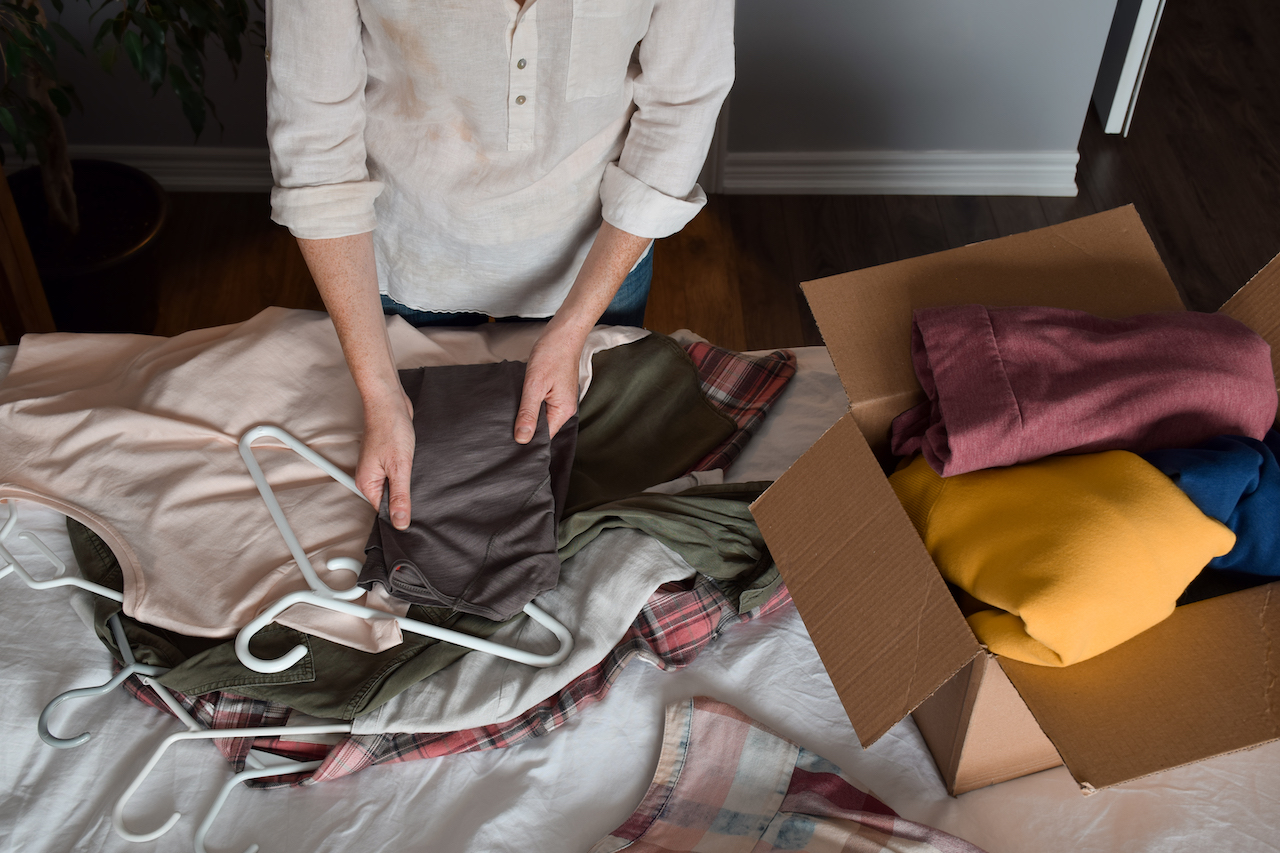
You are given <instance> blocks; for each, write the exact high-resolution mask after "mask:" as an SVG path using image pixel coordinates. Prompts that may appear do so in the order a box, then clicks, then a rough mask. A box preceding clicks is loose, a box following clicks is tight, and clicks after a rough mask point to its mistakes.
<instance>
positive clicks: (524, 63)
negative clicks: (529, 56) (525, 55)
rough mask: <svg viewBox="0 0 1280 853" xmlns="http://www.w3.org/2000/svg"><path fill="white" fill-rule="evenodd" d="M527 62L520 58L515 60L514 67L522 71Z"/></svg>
mask: <svg viewBox="0 0 1280 853" xmlns="http://www.w3.org/2000/svg"><path fill="white" fill-rule="evenodd" d="M528 64H529V63H527V62H525V61H524V60H523V59H522V60H520V61H519V62H517V63H516V68H519V69H520V70H521V71H523V70H524V67H525V66H526V65H528Z"/></svg>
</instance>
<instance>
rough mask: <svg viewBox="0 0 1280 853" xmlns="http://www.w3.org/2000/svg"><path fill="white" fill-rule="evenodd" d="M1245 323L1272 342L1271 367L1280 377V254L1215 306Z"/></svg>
mask: <svg viewBox="0 0 1280 853" xmlns="http://www.w3.org/2000/svg"><path fill="white" fill-rule="evenodd" d="M1218 313H1219V314H1226V315H1227V316H1229V317H1234V318H1236V319H1237V320H1239V321H1240V322H1241V323H1244V324H1245V325H1246V326H1248V327H1249V328H1250V329H1253V330H1254V331H1255V332H1257V333H1258V334H1259V335H1262V337H1263V338H1265V339H1266V341H1267V343H1269V344H1271V367H1272V369H1273V370H1275V372H1276V376H1277V377H1280V255H1277V256H1276V257H1275V258H1273V259H1272V261H1271V263H1269V264H1267V265H1266V266H1265V267H1263V268H1262V270H1261V271H1260V272H1259V273H1258V274H1257V275H1255V276H1254V277H1253V278H1251V279H1250V280H1249V283H1248V284H1246V285H1245V286H1244V287H1242V288H1240V290H1238V291H1237V292H1236V295H1235V296H1233V297H1231V298H1230V299H1228V300H1227V302H1226V304H1225V305H1223V306H1222V307H1221V308H1219V309H1218Z"/></svg>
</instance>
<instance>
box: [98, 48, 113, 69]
mask: <svg viewBox="0 0 1280 853" xmlns="http://www.w3.org/2000/svg"><path fill="white" fill-rule="evenodd" d="M98 62H99V63H100V64H101V65H102V70H103V71H106V72H107V73H108V74H110V73H111V69H113V68H115V67H116V46H115V45H114V44H113V45H111V47H108V48H107V49H105V50H103V51H102V52H101V53H99V54H98Z"/></svg>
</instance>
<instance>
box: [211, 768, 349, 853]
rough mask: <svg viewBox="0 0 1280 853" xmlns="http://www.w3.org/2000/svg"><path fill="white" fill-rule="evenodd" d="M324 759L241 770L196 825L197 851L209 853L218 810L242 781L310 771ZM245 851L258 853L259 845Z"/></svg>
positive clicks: (223, 787) (221, 791) (230, 780)
mask: <svg viewBox="0 0 1280 853" xmlns="http://www.w3.org/2000/svg"><path fill="white" fill-rule="evenodd" d="M321 764H324V762H323V761H298V762H294V763H293V765H292V766H288V767H279V766H270V767H260V768H256V769H250V770H241V771H240V772H239V773H237V774H236V775H234V776H232V777H231V778H230V779H228V780H227V781H226V782H225V783H223V785H222V788H221V789H220V790H219V791H218V796H217V797H216V798H215V799H214V801H213V805H212V806H210V807H209V811H208V813H207V814H205V816H204V820H202V821H200V826H198V827H196V844H195V847H196V853H208V850H207V849H206V848H205V846H204V840H205V838H206V837H207V836H208V835H209V830H210V829H212V828H213V822H214V820H215V819H216V818H217V817H218V812H219V811H221V810H222V806H223V804H224V803H226V801H227V797H229V796H231V791H232V789H234V788H235V786H236V785H239V784H240V783H241V782H248V781H249V780H250V779H261V778H262V777H264V776H283V775H285V774H287V773H310V772H311V771H312V770H315V769H317V768H318V767H319V766H320V765H321ZM244 853H258V845H257V844H250V845H249V846H248V848H246V849H245V851H244Z"/></svg>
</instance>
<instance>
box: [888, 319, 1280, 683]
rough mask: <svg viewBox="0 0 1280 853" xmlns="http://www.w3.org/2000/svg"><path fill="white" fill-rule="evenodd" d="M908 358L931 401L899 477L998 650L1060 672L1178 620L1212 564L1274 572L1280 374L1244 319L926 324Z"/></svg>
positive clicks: (913, 412)
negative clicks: (1177, 612) (1178, 607)
mask: <svg viewBox="0 0 1280 853" xmlns="http://www.w3.org/2000/svg"><path fill="white" fill-rule="evenodd" d="M912 360H913V364H914V366H915V369H916V375H917V378H918V379H919V380H920V384H921V386H922V387H923V389H924V391H925V394H926V397H927V399H926V401H925V402H924V403H922V404H920V405H919V406H916V407H914V408H912V409H910V410H908V411H906V412H904V413H902V414H901V415H899V416H898V418H896V419H895V420H894V422H893V426H892V447H893V450H894V452H895V453H899V454H903V455H906V454H914V453H919V454H920V455H919V456H918V457H917V458H916V459H915V460H914V461H911V462H910V463H909V464H904V465H903V466H900V468H899V470H898V471H897V472H896V473H894V474H893V475H892V476H891V477H890V482H891V483H892V484H893V486H894V489H895V490H896V491H897V493H898V496H899V498H900V499H901V501H902V503H903V504H904V506H905V507H906V508H907V511H908V514H909V515H910V516H911V519H912V521H913V523H914V524H915V526H916V529H917V530H918V531H919V533H920V535H921V538H922V539H924V541H925V544H926V546H927V547H928V548H929V551H930V553H931V555H932V556H933V558H934V560H935V562H936V563H937V564H938V567H939V569H940V570H941V571H942V573H943V575H944V576H945V577H946V578H947V579H948V580H949V581H951V582H952V583H954V584H956V585H957V586H958V587H960V588H961V589H963V590H964V591H965V592H967V593H969V594H970V595H972V596H974V597H975V598H976V599H978V600H979V601H980V602H983V603H984V604H987V605H990V606H992V607H994V608H999V609H998V610H995V609H992V610H982V611H979V612H977V613H974V614H972V615H971V616H970V617H969V622H970V626H971V627H972V628H973V630H974V633H975V634H976V635H977V637H978V639H979V640H981V641H982V642H983V643H984V644H986V645H987V647H988V648H989V649H990V650H991V651H993V652H995V653H997V654H1002V655H1005V656H1007V657H1011V658H1014V659H1017V660H1022V661H1026V662H1028V663H1037V664H1042V665H1048V666H1065V665H1067V664H1070V663H1074V662H1077V661H1080V660H1085V659H1087V658H1089V657H1092V656H1094V655H1097V654H1100V653H1101V652H1104V651H1106V650H1107V649H1109V648H1112V647H1114V646H1116V645H1118V644H1119V643H1122V642H1124V641H1125V640H1127V639H1129V638H1130V637H1133V636H1135V635H1136V634H1138V633H1140V632H1141V631H1144V630H1146V629H1147V628H1150V627H1151V626H1152V625H1154V624H1156V623H1157V622H1159V621H1160V620H1162V619H1164V618H1165V617H1167V616H1168V615H1169V614H1170V613H1172V612H1173V607H1174V606H1175V603H1176V602H1177V600H1178V598H1179V596H1180V595H1181V594H1182V593H1183V591H1184V590H1185V589H1186V588H1187V586H1188V584H1190V583H1191V581H1192V580H1193V579H1195V578H1196V576H1197V575H1198V574H1200V572H1201V570H1202V569H1204V568H1205V566H1206V565H1209V566H1211V567H1213V568H1231V569H1236V570H1242V569H1243V567H1245V566H1255V567H1262V572H1263V573H1265V574H1280V567H1276V561H1275V559H1274V557H1273V556H1272V555H1273V554H1274V553H1275V552H1276V550H1277V548H1278V547H1280V525H1277V523H1276V522H1277V520H1280V519H1278V518H1277V514H1276V511H1277V510H1280V465H1277V463H1276V461H1275V455H1274V449H1273V448H1272V447H1270V446H1268V445H1267V444H1266V443H1264V442H1263V441H1261V439H1263V437H1264V436H1265V435H1267V431H1268V429H1269V428H1270V427H1271V425H1272V424H1273V422H1274V421H1275V416H1276V388H1275V377H1274V374H1273V371H1272V368H1271V358H1270V347H1269V346H1268V345H1267V343H1266V342H1265V341H1264V340H1263V339H1262V338H1260V337H1259V336H1258V335H1256V334H1255V333H1254V332H1252V331H1251V330H1249V329H1248V328H1247V327H1246V326H1244V325H1243V324H1241V323H1239V322H1238V321H1236V320H1233V319H1231V318H1230V317H1226V316H1223V315H1217V314H1197V313H1194V312H1182V313H1166V314H1147V315H1142V316H1138V317H1130V318H1126V319H1123V320H1106V319H1102V318H1098V317H1094V316H1092V315H1089V314H1086V313H1084V312H1080V311H1069V310H1065V309H1056V308H1025V307H1023V308H986V307H983V306H977V305H964V306H958V307H954V308H932V309H923V310H919V311H917V312H915V317H914V325H913V331H912ZM1224 434H1233V435H1238V436H1241V437H1240V438H1236V439H1226V438H1216V437H1218V436H1222V435H1224ZM1277 440H1280V438H1278V439H1273V440H1272V441H1277ZM1206 441H1208V444H1207V445H1204V446H1202V448H1201V449H1200V450H1198V451H1180V450H1174V449H1173V448H1181V447H1190V446H1193V445H1198V444H1200V443H1201V442H1206ZM1275 446H1276V447H1278V448H1280V444H1276V445H1275ZM1128 451H1133V452H1128ZM1135 453H1145V457H1140V456H1138V455H1135ZM1054 454H1069V455H1063V456H1054ZM1046 457H1051V458H1046ZM1036 460H1041V461H1036ZM1268 466H1270V467H1268ZM1272 469H1274V473H1273V472H1272ZM1161 472H1164V473H1161ZM1166 474H1167V475H1169V476H1166ZM1171 478H1172V479H1171ZM1179 486H1182V487H1183V488H1185V489H1186V493H1185V494H1184V492H1183V490H1182V489H1180V488H1179ZM1273 490H1274V491H1273ZM1188 495H1190V498H1188ZM1268 517H1269V519H1270V520H1269V525H1268V523H1267V522H1262V523H1259V521H1258V519H1260V518H1268ZM1237 535H1239V536H1240V537H1241V543H1240V544H1239V545H1237V544H1236V541H1237ZM1246 539H1247V542H1246V541H1245V540H1246ZM1244 570H1251V571H1256V570H1257V569H1244Z"/></svg>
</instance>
